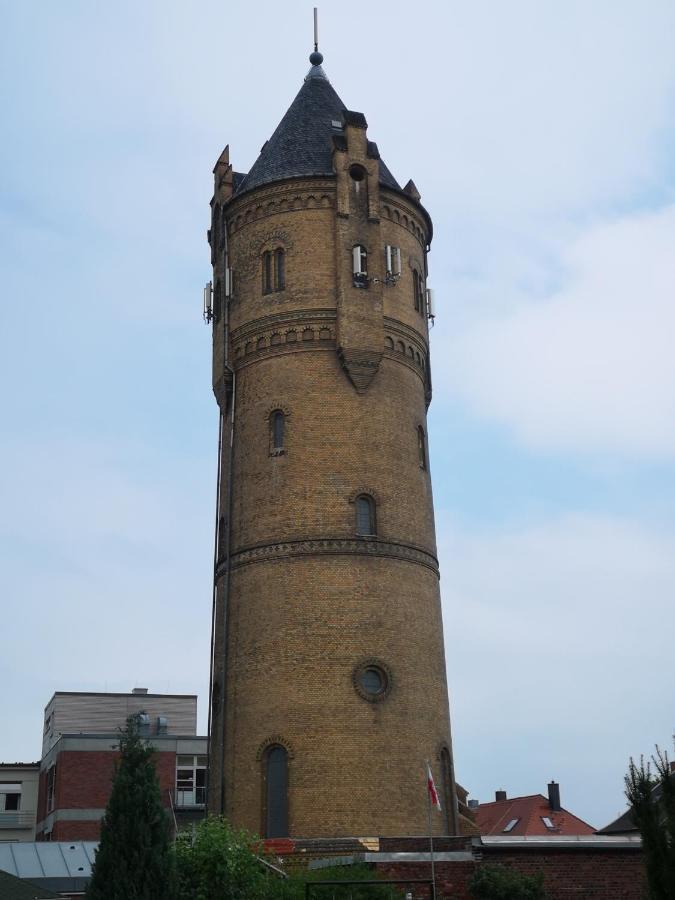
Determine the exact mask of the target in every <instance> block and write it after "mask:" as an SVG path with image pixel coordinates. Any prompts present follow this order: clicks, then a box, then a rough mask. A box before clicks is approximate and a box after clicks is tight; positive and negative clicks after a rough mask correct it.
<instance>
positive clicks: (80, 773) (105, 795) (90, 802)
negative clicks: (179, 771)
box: [37, 750, 176, 841]
mask: <svg viewBox="0 0 675 900" xmlns="http://www.w3.org/2000/svg"><path fill="white" fill-rule="evenodd" d="M118 758H119V753H117V752H114V751H110V750H100V751H99V750H84V751H77V750H64V751H63V752H61V753H59V754H58V755H57V757H56V795H55V805H54V809H53V810H52V812H55V813H58V811H59V810H65V809H68V810H77V809H82V810H86V809H105V807H106V806H107V804H108V799H109V797H110V791H111V789H112V778H113V772H114V767H115V761H116V760H117V759H118ZM154 759H155V766H156V770H157V777H158V779H159V785H160V793H161V798H162V804H163V805H164V806H165V807H168V806H169V805H170V804H169V791H170V790H174V789H175V780H176V754H175V753H172V752H164V753H157V754H156V755H155V758H154ZM43 782H44V783H45V784H46V773H45V772H41V773H40V795H39V796H40V799H39V804H38V822H40V821H42V820H43V819H44V818H46V816H47V815H48V812H47V810H46V798H45V786H44V784H43ZM99 832H100V824H99V822H98V821H95V822H92V821H90V820H84V821H81V820H80V821H78V820H74V821H71V820H58V819H57V821H55V823H54V828H53V831H52V838H51V839H52V840H54V841H57V840H58V841H61V840H63V841H68V840H98V838H99ZM41 837H44V835H42V834H41V835H38V838H37V839H38V840H40V839H41Z"/></svg>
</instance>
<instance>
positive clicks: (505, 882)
mask: <svg viewBox="0 0 675 900" xmlns="http://www.w3.org/2000/svg"><path fill="white" fill-rule="evenodd" d="M469 892H470V893H471V896H472V897H474V898H475V900H542V898H545V897H546V894H545V892H544V875H543V873H542V872H539V873H538V874H537V875H524V874H523V873H522V872H518V871H516V870H515V869H507V868H506V867H505V866H481V867H480V868H479V869H476V871H475V872H474V874H473V875H472V876H471V878H470V880H469Z"/></svg>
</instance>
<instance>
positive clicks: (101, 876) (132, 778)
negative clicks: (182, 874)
mask: <svg viewBox="0 0 675 900" xmlns="http://www.w3.org/2000/svg"><path fill="white" fill-rule="evenodd" d="M119 750H120V758H119V761H118V762H117V764H116V766H115V775H114V778H113V785H112V791H111V794H110V800H109V801H108V805H107V807H106V811H105V816H104V817H103V821H102V823H101V841H100V843H99V846H98V850H97V852H96V860H95V862H94V867H93V871H92V878H91V882H90V883H89V887H88V889H87V897H88V898H89V900H167V898H169V900H170V898H171V897H172V896H173V853H172V852H171V838H170V827H169V819H168V816H167V814H166V811H165V810H164V808H163V807H162V801H161V797H160V792H159V781H158V780H157V773H156V771H155V765H154V762H153V756H154V754H155V749H154V747H151V746H150V745H149V744H148V743H147V741H143V740H142V739H141V737H140V735H139V730H138V719H137V717H136V716H130V717H129V718H128V719H127V725H126V728H125V729H124V731H122V732H121V735H120V743H119Z"/></svg>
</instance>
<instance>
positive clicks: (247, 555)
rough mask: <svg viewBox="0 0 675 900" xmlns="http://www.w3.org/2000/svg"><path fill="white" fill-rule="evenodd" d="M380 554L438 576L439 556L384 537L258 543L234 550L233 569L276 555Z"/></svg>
mask: <svg viewBox="0 0 675 900" xmlns="http://www.w3.org/2000/svg"><path fill="white" fill-rule="evenodd" d="M326 555H327V556H380V557H384V558H387V559H402V560H405V561H406V562H411V563H415V564H416V565H421V566H426V568H427V569H431V571H432V572H433V573H434V574H435V575H436V576H438V574H439V572H438V560H437V559H436V557H435V556H434V555H433V554H432V553H429V552H428V551H427V550H423V549H422V548H420V547H416V546H415V545H414V544H400V543H397V542H394V541H381V540H378V539H377V538H361V539H360V540H359V539H351V540H350V539H344V538H317V539H310V540H297V541H284V542H283V543H274V544H256V545H255V546H253V547H244V548H243V549H242V550H238V551H236V552H235V553H233V554H232V557H231V565H232V568H233V569H236V568H238V567H239V566H245V565H248V564H249V563H256V562H267V561H269V560H275V559H288V558H291V557H298V556H326ZM224 571H225V563H224V561H221V562H220V563H219V564H218V566H217V568H216V577H219V576H220V575H221V574H222V573H223V572H224Z"/></svg>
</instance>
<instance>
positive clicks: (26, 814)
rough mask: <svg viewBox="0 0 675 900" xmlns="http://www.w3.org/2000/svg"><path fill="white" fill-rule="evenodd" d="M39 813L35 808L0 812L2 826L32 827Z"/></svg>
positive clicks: (0, 824)
mask: <svg viewBox="0 0 675 900" xmlns="http://www.w3.org/2000/svg"><path fill="white" fill-rule="evenodd" d="M36 818H37V814H36V812H35V810H32V811H31V810H21V812H18V811H16V810H11V811H9V812H5V811H3V812H0V828H32V827H33V825H35V820H36Z"/></svg>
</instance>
